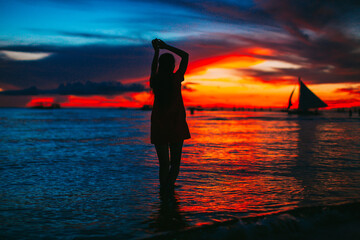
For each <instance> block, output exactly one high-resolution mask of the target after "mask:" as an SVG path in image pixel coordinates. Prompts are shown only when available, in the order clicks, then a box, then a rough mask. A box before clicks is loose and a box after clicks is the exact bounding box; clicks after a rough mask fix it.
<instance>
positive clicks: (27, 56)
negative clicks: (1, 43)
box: [0, 50, 52, 61]
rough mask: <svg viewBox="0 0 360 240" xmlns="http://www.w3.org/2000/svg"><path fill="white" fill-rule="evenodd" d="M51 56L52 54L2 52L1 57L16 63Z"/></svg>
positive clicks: (0, 52)
mask: <svg viewBox="0 0 360 240" xmlns="http://www.w3.org/2000/svg"><path fill="white" fill-rule="evenodd" d="M51 55H52V53H41V52H17V51H6V50H3V51H0V57H1V56H3V57H4V58H5V59H9V60H14V61H34V60H40V59H44V58H47V57H49V56H51Z"/></svg>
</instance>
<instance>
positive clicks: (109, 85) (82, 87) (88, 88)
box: [0, 81, 145, 96]
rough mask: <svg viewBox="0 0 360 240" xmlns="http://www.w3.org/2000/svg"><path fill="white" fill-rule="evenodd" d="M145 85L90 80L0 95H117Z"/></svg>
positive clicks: (6, 92)
mask: <svg viewBox="0 0 360 240" xmlns="http://www.w3.org/2000/svg"><path fill="white" fill-rule="evenodd" d="M144 90H145V87H144V86H143V85H141V84H137V83H134V84H127V85H124V84H122V83H120V82H100V83H95V82H90V81H87V82H86V83H81V82H75V83H67V84H60V85H59V87H58V88H56V89H48V90H40V89H38V88H37V87H35V86H33V87H30V88H26V89H22V90H9V91H2V92H0V95H8V96H27V95H52V94H59V95H77V96H89V95H117V94H122V93H125V92H142V91H144Z"/></svg>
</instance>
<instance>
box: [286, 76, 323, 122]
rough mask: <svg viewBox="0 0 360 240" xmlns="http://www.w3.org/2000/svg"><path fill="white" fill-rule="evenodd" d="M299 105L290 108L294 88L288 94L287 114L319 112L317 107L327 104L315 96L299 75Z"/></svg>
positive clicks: (313, 113) (312, 113)
mask: <svg viewBox="0 0 360 240" xmlns="http://www.w3.org/2000/svg"><path fill="white" fill-rule="evenodd" d="M299 86H300V94H299V106H298V109H293V110H291V109H290V107H291V106H292V103H291V98H292V96H293V94H294V91H295V88H296V87H295V88H294V90H293V91H292V92H291V94H290V98H289V103H288V108H287V112H288V114H300V115H316V114H319V112H318V109H319V108H323V107H327V106H328V105H327V104H326V103H324V102H323V101H322V100H321V99H320V98H319V97H318V96H316V95H315V94H314V93H313V92H312V91H311V90H310V89H309V88H308V87H307V86H306V85H305V84H304V83H303V82H302V81H301V79H300V77H299Z"/></svg>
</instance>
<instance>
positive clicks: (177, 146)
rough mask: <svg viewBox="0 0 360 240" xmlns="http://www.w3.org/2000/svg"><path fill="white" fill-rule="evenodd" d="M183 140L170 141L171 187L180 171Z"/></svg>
mask: <svg viewBox="0 0 360 240" xmlns="http://www.w3.org/2000/svg"><path fill="white" fill-rule="evenodd" d="M182 146H183V141H181V142H177V143H170V171H169V186H170V187H173V186H174V184H175V182H176V179H177V177H178V175H179V171H180V161H181V153H182Z"/></svg>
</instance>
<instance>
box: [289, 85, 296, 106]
mask: <svg viewBox="0 0 360 240" xmlns="http://www.w3.org/2000/svg"><path fill="white" fill-rule="evenodd" d="M294 92H295V88H294V90H292V92H291V94H290V97H289V105H288V107H287V110H289V109H290V107H291V106H292V103H291V98H292V96H293V94H294Z"/></svg>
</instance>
